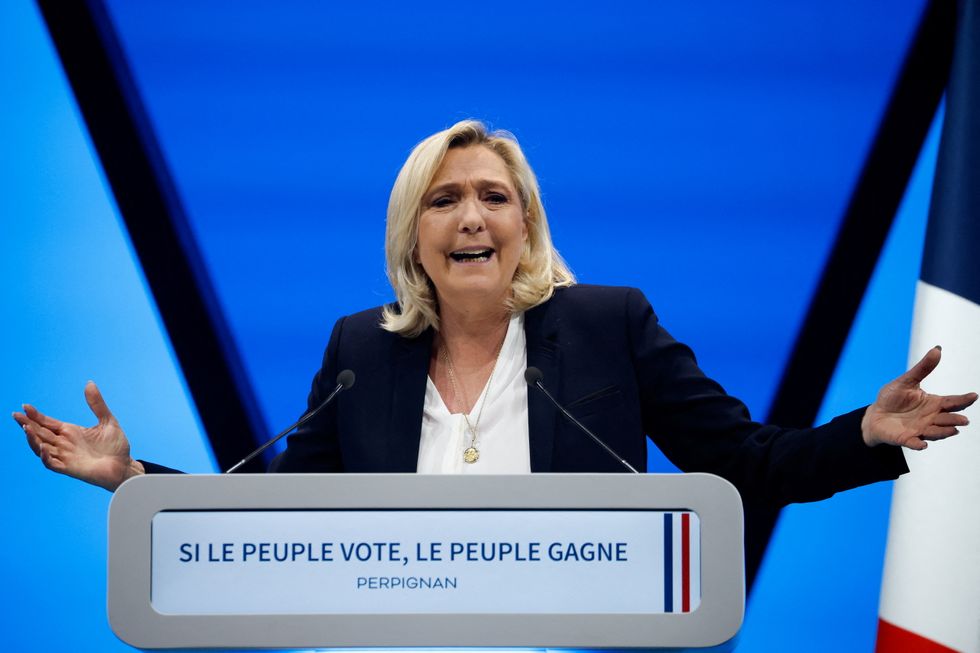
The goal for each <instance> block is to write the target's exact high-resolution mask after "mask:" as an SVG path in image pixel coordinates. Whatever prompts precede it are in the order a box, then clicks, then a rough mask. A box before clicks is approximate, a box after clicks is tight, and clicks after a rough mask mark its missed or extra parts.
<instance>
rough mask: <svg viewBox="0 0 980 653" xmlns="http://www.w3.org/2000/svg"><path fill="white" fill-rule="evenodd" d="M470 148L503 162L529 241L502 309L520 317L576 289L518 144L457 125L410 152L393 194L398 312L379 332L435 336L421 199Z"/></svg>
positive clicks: (472, 123)
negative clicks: (420, 252)
mask: <svg viewBox="0 0 980 653" xmlns="http://www.w3.org/2000/svg"><path fill="white" fill-rule="evenodd" d="M472 145H482V146H484V147H487V148H489V149H490V150H491V151H493V152H495V153H496V154H497V155H498V156H499V157H500V158H501V159H503V161H504V163H505V164H506V166H507V169H508V170H509V171H510V175H511V178H512V179H513V181H514V185H515V186H516V187H517V191H518V193H519V194H520V196H521V204H522V206H523V209H524V216H525V217H524V219H525V221H526V223H527V232H528V236H527V241H526V243H525V245H524V252H523V253H522V254H521V259H520V261H519V262H518V264H517V271H516V272H515V273H514V280H513V282H512V283H511V294H510V298H509V299H508V300H507V308H508V309H510V311H511V312H514V313H518V312H521V311H525V310H527V309H529V308H532V307H534V306H537V305H538V304H541V303H543V302H545V301H547V300H549V299H550V298H551V296H552V295H553V294H554V291H555V288H559V287H562V286H570V285H572V284H574V283H575V277H574V276H573V275H572V272H571V270H569V269H568V266H567V265H566V264H565V261H564V260H563V259H562V257H561V255H560V254H558V250H556V249H555V247H554V245H553V244H552V242H551V232H550V231H549V229H548V219H547V217H546V216H545V212H544V206H543V205H542V203H541V191H540V190H539V189H538V180H537V178H536V177H535V176H534V171H533V170H531V166H530V165H528V162H527V159H526V158H525V157H524V152H522V151H521V147H520V145H518V143H517V139H516V138H514V135H513V134H511V133H509V132H506V131H500V130H497V131H488V129H487V126H486V125H485V124H483V123H482V122H480V121H478V120H463V121H462V122H458V123H456V124H455V125H453V126H452V127H450V128H449V129H446V130H443V131H441V132H437V133H435V134H433V135H432V136H429V137H428V138H426V139H425V140H423V141H422V142H421V143H419V144H418V145H416V146H415V149H414V150H412V153H411V154H410V155H409V156H408V160H406V161H405V164H404V165H403V166H402V169H401V171H399V173H398V178H397V179H395V185H394V186H393V187H392V189H391V197H390V198H389V199H388V222H387V226H386V229H385V257H386V259H387V267H388V279H389V281H390V282H391V287H392V288H394V290H395V297H396V298H397V300H398V305H397V307H396V306H394V305H389V306H385V308H384V313H383V315H382V321H381V326H382V327H383V328H384V329H386V330H388V331H392V332H394V333H398V334H401V335H403V336H406V337H410V338H413V337H415V336H417V335H419V334H420V333H422V332H423V331H425V330H426V329H427V328H429V327H432V328H434V329H437V330H438V329H439V309H438V305H437V301H436V297H435V291H434V288H433V287H432V282H431V281H430V280H429V277H428V275H426V273H425V270H423V269H422V265H421V263H419V262H417V261H416V260H415V255H414V253H415V248H416V245H418V232H419V218H420V216H421V215H422V197H423V196H424V195H425V192H426V191H427V190H428V188H429V186H430V185H431V183H432V179H433V177H435V174H436V171H437V170H438V169H439V166H440V165H441V164H442V160H443V158H445V156H446V152H447V151H448V150H449V149H451V148H463V147H470V146H472Z"/></svg>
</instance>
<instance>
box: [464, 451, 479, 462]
mask: <svg viewBox="0 0 980 653" xmlns="http://www.w3.org/2000/svg"><path fill="white" fill-rule="evenodd" d="M479 459H480V452H479V451H478V450H477V448H476V447H467V449H466V451H464V452H463V462H464V463H469V464H470V465H472V464H473V463H475V462H476V461H478V460H479Z"/></svg>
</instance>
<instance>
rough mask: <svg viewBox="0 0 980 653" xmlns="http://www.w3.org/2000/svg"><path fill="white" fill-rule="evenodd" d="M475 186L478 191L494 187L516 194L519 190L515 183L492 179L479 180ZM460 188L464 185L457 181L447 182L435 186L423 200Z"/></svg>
mask: <svg viewBox="0 0 980 653" xmlns="http://www.w3.org/2000/svg"><path fill="white" fill-rule="evenodd" d="M474 185H475V186H476V188H477V190H486V189H487V188H493V187H503V188H506V189H508V190H511V191H513V192H514V193H517V189H516V188H514V187H513V183H511V182H507V181H504V180H502V179H490V178H486V179H478V180H477V181H476V183H475V184H474ZM460 186H462V183H460V182H456V181H447V182H445V183H443V184H439V185H438V186H433V187H432V188H430V189H429V190H428V191H427V192H426V193H425V195H424V196H423V200H427V199H429V198H431V197H432V196H433V195H436V194H438V193H441V192H443V191H448V190H457V189H459V187H460Z"/></svg>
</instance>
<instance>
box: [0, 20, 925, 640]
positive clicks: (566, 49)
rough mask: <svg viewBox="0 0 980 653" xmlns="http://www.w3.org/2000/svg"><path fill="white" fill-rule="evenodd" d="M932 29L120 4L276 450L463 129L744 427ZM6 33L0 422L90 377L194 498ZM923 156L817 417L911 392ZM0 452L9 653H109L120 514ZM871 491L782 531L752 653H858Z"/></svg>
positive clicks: (48, 51)
mask: <svg viewBox="0 0 980 653" xmlns="http://www.w3.org/2000/svg"><path fill="white" fill-rule="evenodd" d="M923 4H924V3H923V2H922V0H907V1H902V2H892V3H872V2H866V1H861V2H844V1H843V0H834V1H831V2H823V3H811V4H808V5H806V6H804V5H800V4H796V3H783V4H779V3H763V2H746V3H740V4H738V5H731V4H730V3H725V2H720V1H718V2H707V3H696V4H693V5H692V4H686V5H685V4H673V3H672V4H653V3H643V2H629V3H604V4H602V5H601V6H596V5H594V4H592V3H561V4H555V5H553V6H551V7H538V8H529V7H526V6H524V5H521V4H518V3H507V2H504V3H498V4H496V5H494V6H493V8H492V11H489V10H488V9H487V8H486V7H482V6H473V7H466V6H459V5H458V4H454V5H449V4H447V5H446V6H443V7H439V6H436V5H432V6H431V7H430V6H426V7H425V8H420V7H418V6H415V5H396V4H394V3H392V4H391V5H387V4H374V3H370V4H367V3H365V4H351V5H349V6H347V3H345V5H344V6H337V5H335V4H334V3H322V2H312V1H311V2H293V3H288V4H286V5H282V4H270V3H264V2H240V3H236V4H235V5H234V8H233V9H230V8H229V5H228V4H227V3H220V2H214V1H205V2H162V1H157V2H142V1H141V2H135V1H132V0H110V1H109V2H108V6H109V8H110V13H111V17H112V19H113V21H114V24H115V26H116V28H117V29H118V31H119V33H120V35H121V38H122V42H123V46H124V50H125V53H126V55H127V57H128V58H129V62H130V65H131V66H132V68H133V71H134V73H135V78H136V82H137V84H138V87H139V89H140V92H141V94H142V97H143V100H144V102H145V104H146V107H147V110H148V112H149V114H150V118H151V122H152V125H153V127H154V129H155V131H156V133H157V136H158V138H159V139H160V142H161V145H162V150H163V152H164V154H165V157H166V160H167V163H168V165H169V166H170V169H171V172H172V173H173V175H174V178H175V180H176V182H177V186H178V189H179V191H180V193H181V198H182V200H183V201H184V203H185V206H186V208H187V210H188V214H189V216H190V219H191V222H192V228H193V230H194V233H195V235H196V237H197V238H198V240H199V243H200V245H201V249H202V251H203V255H204V258H205V262H206V264H207V268H208V271H209V273H210V274H211V276H212V279H213V281H214V283H215V287H216V289H217V291H218V295H219V299H220V301H221V303H222V307H223V309H224V310H225V312H226V315H227V317H228V320H229V323H230V325H231V328H232V331H233V336H234V338H235V342H236V345H237V346H238V348H239V350H240V352H241V354H242V357H243V359H244V362H245V365H246V369H247V371H248V374H249V378H250V381H251V382H252V383H253V384H254V386H255V388H256V393H257V396H258V398H259V401H260V402H261V406H260V407H261V410H262V412H263V413H264V415H265V417H266V421H267V423H268V424H269V426H270V428H274V427H276V426H278V425H282V424H286V423H288V422H290V421H292V419H293V418H294V417H295V416H296V415H297V414H299V413H300V412H301V411H302V409H303V407H304V400H305V394H306V391H307V388H308V384H309V380H310V377H311V375H312V373H313V372H314V371H315V369H316V367H317V364H318V362H319V359H320V355H321V353H322V348H323V346H324V345H325V343H326V339H327V337H328V335H329V330H330V327H331V326H332V324H333V322H334V320H335V319H336V318H337V317H338V316H340V315H342V314H345V313H349V312H351V311H355V310H359V309H362V308H365V307H367V306H370V305H376V304H379V303H382V302H385V301H388V300H389V299H390V298H391V292H390V290H389V288H388V286H387V282H386V279H385V275H384V259H383V251H382V235H383V229H384V224H383V216H384V210H385V204H386V201H387V192H388V189H389V188H390V185H391V182H392V181H393V179H394V176H395V174H396V172H397V169H398V167H399V165H400V163H401V161H402V160H403V159H404V157H405V156H406V155H407V153H408V151H409V150H410V148H411V147H412V145H413V144H414V143H415V142H416V141H417V140H419V139H420V138H422V137H423V136H425V135H427V134H428V133H431V132H433V131H435V130H437V129H441V128H443V127H445V126H447V125H449V124H451V123H452V122H454V121H456V120H458V119H461V118H465V117H471V116H473V117H480V118H484V119H487V120H489V121H490V122H491V123H492V124H493V125H494V126H496V127H502V128H506V129H510V130H512V131H513V132H515V133H516V135H517V136H518V137H519V138H520V139H521V142H522V143H523V144H524V146H525V148H526V150H527V152H528V155H529V157H530V160H531V162H532V165H534V166H535V168H536V169H537V171H538V174H539V177H540V179H541V183H542V187H543V189H544V195H545V205H546V208H547V209H548V211H549V216H550V219H551V223H552V226H553V231H554V235H555V240H556V243H557V245H558V247H559V249H560V250H561V251H562V253H563V254H564V255H565V256H566V258H567V259H568V260H569V262H570V263H571V265H572V267H573V269H574V270H575V271H576V273H577V274H578V276H579V278H580V280H581V281H583V282H590V283H613V284H629V285H634V286H638V287H640V288H642V289H643V290H644V291H645V292H646V293H647V295H648V297H649V298H650V299H651V301H652V303H653V304H654V307H655V308H656V309H657V310H658V312H659V313H660V314H661V316H662V318H663V321H664V323H665V324H666V325H667V327H668V328H669V329H670V330H671V331H673V332H674V333H675V335H677V336H678V337H679V338H681V339H683V340H685V341H687V342H689V343H690V344H692V346H693V347H694V348H695V351H697V352H698V355H699V358H700V360H701V362H702V365H703V367H704V368H705V369H706V370H707V371H708V372H709V373H710V374H712V375H713V376H715V377H716V378H717V379H718V380H719V381H721V382H722V383H723V384H724V385H725V386H726V388H728V389H729V391H731V392H733V393H734V394H736V395H738V396H740V397H742V398H743V399H745V400H746V402H747V403H748V404H749V406H750V408H751V409H752V412H753V414H754V415H756V416H760V417H761V416H764V415H765V412H766V410H767V409H768V406H769V403H770V401H771V399H772V396H773V393H774V391H775V388H776V385H777V383H778V380H779V376H780V373H781V372H782V369H783V366H784V365H785V362H786V358H787V356H788V354H789V351H790V348H791V346H792V343H793V340H794V338H795V335H796V331H797V329H798V327H799V324H800V322H801V320H802V318H803V315H804V312H805V310H806V308H807V306H808V304H809V301H810V298H811V295H812V292H813V290H814V288H815V284H816V281H817V279H818V277H819V274H820V272H821V270H822V267H823V264H824V261H825V258H826V255H827V253H828V251H829V249H830V247H831V245H832V241H833V237H834V235H835V233H836V230H837V228H838V225H839V224H840V219H841V216H842V213H843V209H844V207H845V204H846V202H847V199H848V197H849V194H850V192H851V190H852V188H853V186H854V183H855V181H856V178H857V174H858V172H859V171H860V169H861V165H862V163H863V161H864V157H865V154H866V151H867V148H868V145H869V144H870V142H871V139H872V137H873V135H874V131H875V128H876V127H877V124H878V121H879V119H880V117H881V113H882V109H883V107H884V106H885V103H886V101H887V98H888V94H889V91H890V89H891V87H892V84H893V82H894V79H895V75H896V73H897V71H898V69H899V66H900V64H901V61H902V57H903V56H904V54H905V51H906V49H907V47H908V44H909V40H910V38H911V35H912V33H913V31H914V29H915V26H916V25H917V22H918V19H919V16H920V14H921V11H922V8H923ZM0 12H2V13H0V24H3V25H4V26H5V28H6V29H5V33H6V34H7V36H8V38H6V39H3V40H2V42H0V49H2V50H0V53H2V55H3V56H2V57H0V60H3V61H5V62H8V63H7V64H6V65H4V66H3V67H0V84H2V88H3V97H4V100H5V101H4V102H3V103H0V116H2V120H0V137H2V139H0V140H2V142H3V143H4V148H3V153H4V154H3V157H2V158H0V165H2V166H3V172H4V173H5V174H4V175H3V177H2V179H3V181H2V182H0V183H2V184H3V193H0V197H2V199H0V208H2V211H0V216H2V219H3V221H4V226H5V227H6V229H5V230H4V233H5V234H7V239H6V240H5V246H4V248H3V249H4V256H3V259H2V263H0V266H2V271H3V275H2V277H0V288H2V289H3V301H2V302H0V306H2V309H0V310H3V311H4V318H5V319H4V320H3V325H4V326H3V338H2V339H0V343H2V344H0V352H2V354H3V358H2V364H3V368H2V369H3V370H4V374H3V375H2V377H0V397H2V398H3V400H4V402H5V404H4V405H7V406H8V411H9V410H14V409H17V408H19V405H20V403H21V402H22V401H32V402H35V403H37V404H38V405H39V406H40V407H41V408H42V409H47V410H50V411H51V412H52V413H54V414H56V415H58V416H61V417H64V418H66V419H70V420H81V421H86V420H87V410H86V408H85V405H84V401H83V399H82V396H81V389H82V384H83V383H84V381H85V380H86V379H87V378H95V379H96V380H97V381H99V382H100V383H101V384H102V386H103V388H104V390H105V392H106V395H107V399H108V400H109V402H110V405H111V406H112V407H113V408H114V409H115V410H116V412H117V413H118V415H119V417H120V419H121V420H122V421H123V424H124V426H125V427H126V428H127V430H128V432H129V433H130V435H131V437H132V439H133V441H134V448H135V449H136V453H137V454H138V455H140V456H141V457H146V458H150V459H154V460H158V461H159V462H161V463H164V464H172V465H175V466H179V467H182V468H184V469H187V470H189V471H207V470H209V469H212V467H211V459H210V452H209V451H208V449H207V446H206V443H205V441H204V440H203V439H202V434H201V433H200V430H199V427H198V425H197V422H196V418H195V414H194V410H193V406H192V404H191V403H190V401H189V399H188V397H187V396H186V393H185V391H184V387H183V385H182V380H181V377H180V372H179V370H178V369H176V368H175V365H174V363H173V358H172V355H171V352H170V350H169V345H168V342H167V338H166V334H165V333H163V332H162V330H161V327H160V322H159V319H158V317H157V315H156V313H155V307H154V305H153V302H152V297H149V296H148V295H147V292H146V288H145V285H144V283H143V280H142V277H141V276H140V271H139V266H138V262H136V261H135V260H134V257H133V254H132V252H131V250H130V247H129V243H128V241H127V239H126V235H125V233H124V231H123V230H122V228H121V224H120V222H119V220H118V216H117V215H116V212H115V206H114V204H113V202H112V199H111V197H110V196H109V195H108V193H107V190H106V187H105V184H104V180H103V178H102V176H101V171H100V168H99V165H98V162H97V161H96V160H95V158H94V156H93V154H92V150H91V147H90V144H89V142H88V140H87V135H86V133H85V130H84V126H83V125H82V124H81V122H80V120H79V117H78V114H77V111H76V109H75V106H74V103H73V100H72V98H71V96H70V92H69V90H68V89H67V86H66V84H65V81H64V78H63V75H62V73H61V71H60V68H59V67H58V65H57V62H56V58H55V56H54V53H53V50H52V48H51V45H50V43H49V40H48V38H47V35H46V34H45V33H44V31H43V27H42V25H41V23H40V20H39V17H38V14H37V11H36V9H35V8H34V7H33V5H32V4H31V3H30V2H28V0H16V1H15V2H11V3H5V4H4V5H3V9H0ZM11 63H12V64H13V65H10V64H11ZM933 157H934V153H933V152H932V150H930V149H928V148H927V150H926V151H925V154H924V155H923V157H922V161H921V162H920V166H919V169H918V171H917V177H916V181H914V183H913V184H912V186H910V190H909V193H908V195H907V197H906V201H905V203H904V205H903V213H902V216H901V217H900V219H899V221H898V222H897V223H896V228H895V229H894V230H893V233H892V235H891V237H890V239H889V243H888V246H887V251H886V254H885V256H884V257H883V259H882V261H881V262H880V264H879V268H878V270H877V272H876V276H875V280H874V282H873V284H872V288H871V292H870V293H869V296H868V298H867V299H866V304H865V306H864V308H863V309H862V312H861V314H860V317H859V320H858V322H857V325H856V329H855V332H854V334H852V341H851V343H849V345H848V348H847V350H846V352H845V356H844V358H843V359H842V362H841V365H840V366H839V370H838V374H837V376H836V378H835V380H834V384H833V387H832V389H831V393H830V395H829V397H828V400H827V403H826V405H825V408H824V415H823V416H824V417H827V416H829V415H831V414H833V413H835V412H841V411H844V410H848V409H850V408H854V407H856V406H859V405H861V404H862V403H866V402H868V401H870V400H871V399H872V394H873V389H874V388H875V387H876V386H877V385H879V384H880V383H882V382H884V381H885V380H887V379H888V378H889V377H891V376H894V375H895V374H897V373H898V372H899V371H900V370H901V368H902V366H903V364H904V358H905V351H906V344H907V332H908V323H909V319H910V311H911V293H912V287H913V284H914V278H915V275H916V272H917V270H918V251H919V247H920V241H921V225H922V221H923V219H924V209H923V206H924V204H923V202H924V201H925V198H927V197H928V184H929V180H930V179H931V164H932V158H933ZM8 433H9V437H7V438H4V439H2V440H0V441H2V442H3V444H2V445H0V446H2V447H3V453H4V454H5V455H6V457H7V459H8V460H10V461H11V463H12V464H11V466H12V468H13V473H12V474H8V480H7V483H8V484H9V487H8V492H7V500H6V501H5V502H4V516H5V522H6V523H7V524H9V525H12V526H13V528H10V529H8V533H10V535H8V537H7V538H5V539H4V541H3V543H2V544H0V560H2V562H0V566H2V571H3V575H4V578H5V579H8V585H9V588H10V591H11V592H12V595H16V596H18V597H20V598H18V600H17V601H16V602H14V603H13V604H12V605H8V606H6V608H5V610H4V611H3V616H2V617H0V618H2V619H3V621H4V625H5V626H6V628H5V633H6V634H7V641H9V642H10V646H11V647H12V648H16V649H20V650H49V649H52V648H56V647H57V648H69V647H70V648H71V649H72V650H93V651H105V650H111V648H112V646H113V642H112V641H111V640H112V635H111V634H110V633H109V632H108V629H107V626H106V623H105V616H104V556H105V550H104V514H105V507H106V504H107V502H108V495H107V494H105V493H104V492H102V491H101V490H96V489H92V488H85V487H82V486H81V485H80V484H78V483H74V482H72V481H70V480H68V479H62V478H59V477H55V476H53V475H51V474H50V473H47V472H45V471H44V470H43V469H42V468H41V467H40V466H39V465H38V464H37V462H36V460H34V458H33V456H32V455H31V454H30V452H29V450H28V449H27V447H26V445H24V444H23V441H22V440H23V438H22V437H19V435H18V433H17V432H16V427H15V426H14V425H13V423H12V422H11V424H10V426H9V427H8ZM654 463H655V466H656V467H657V468H658V469H665V468H666V467H667V466H666V464H665V463H664V462H663V461H660V460H655V461H654ZM888 493H889V488H888V486H879V487H876V488H873V489H868V490H862V491H858V492H854V493H851V494H849V495H847V496H844V497H839V498H836V499H834V500H832V501H830V502H825V503H823V504H818V505H814V506H806V507H801V508H794V509H791V510H790V511H788V512H787V513H786V515H785V516H784V519H783V521H782V522H781V524H780V526H779V527H778V529H777V533H776V537H775V538H774V540H773V546H772V550H771V552H770V555H769V558H768V559H767V561H766V563H765V565H764V568H763V571H762V574H761V576H760V581H759V587H758V591H757V594H756V596H755V597H753V600H752V602H751V603H750V608H749V613H748V621H747V624H746V627H745V632H744V635H743V638H742V644H741V646H740V650H751V651H761V650H785V649H787V648H790V649H794V650H803V651H805V650H813V651H817V650H826V649H827V648H829V647H831V646H833V647H835V648H836V649H839V650H844V651H846V650H854V651H865V650H868V649H869V647H870V641H871V640H872V638H873V633H874V627H875V623H876V601H877V594H878V578H879V575H880V565H881V552H882V549H883V542H884V522H885V519H886V514H887V498H888V497H887V495H888ZM831 579H838V580H839V584H836V585H833V586H831V585H830V584H829V582H830V580H831ZM788 596H791V597H793V598H791V599H790V598H787V597H788ZM52 611H54V613H53V612H52ZM52 614H57V615H58V616H59V621H58V625H57V627H52V625H51V617H52ZM829 623H833V624H834V626H833V627H828V626H827V625H826V624H829ZM815 633H819V637H818V636H816V635H815ZM120 648H121V646H120Z"/></svg>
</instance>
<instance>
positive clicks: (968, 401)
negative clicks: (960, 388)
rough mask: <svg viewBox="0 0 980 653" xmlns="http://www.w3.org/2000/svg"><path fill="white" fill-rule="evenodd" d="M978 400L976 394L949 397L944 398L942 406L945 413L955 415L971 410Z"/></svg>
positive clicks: (969, 393)
mask: <svg viewBox="0 0 980 653" xmlns="http://www.w3.org/2000/svg"><path fill="white" fill-rule="evenodd" d="M976 400H977V393H976V392H968V393H966V394H965V395H947V396H945V397H943V398H942V402H941V406H942V409H943V411H945V412H947V413H955V412H958V411H961V410H965V409H967V408H969V407H970V406H972V405H973V403H974V402H975V401H976Z"/></svg>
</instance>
